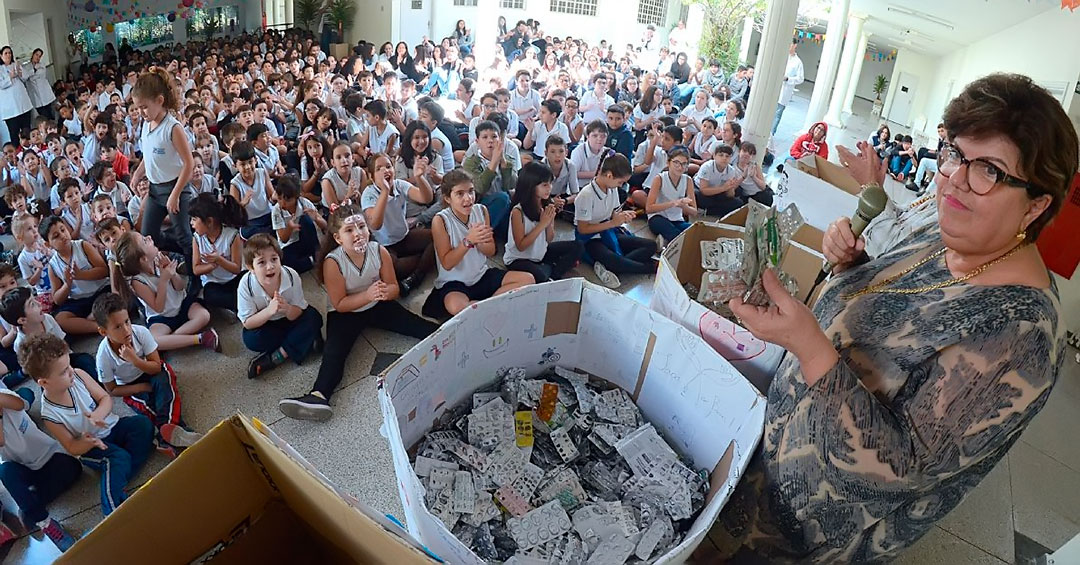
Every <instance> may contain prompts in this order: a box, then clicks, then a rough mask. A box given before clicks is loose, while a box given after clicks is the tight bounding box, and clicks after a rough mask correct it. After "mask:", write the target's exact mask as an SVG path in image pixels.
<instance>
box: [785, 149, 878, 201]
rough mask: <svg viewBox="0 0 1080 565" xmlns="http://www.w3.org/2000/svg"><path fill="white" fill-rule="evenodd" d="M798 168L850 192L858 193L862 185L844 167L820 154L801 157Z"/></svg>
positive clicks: (797, 164)
mask: <svg viewBox="0 0 1080 565" xmlns="http://www.w3.org/2000/svg"><path fill="white" fill-rule="evenodd" d="M796 168H797V169H798V170H800V171H802V172H804V173H806V174H808V175H811V176H813V177H815V178H819V179H821V180H823V181H825V182H827V183H829V184H831V185H833V186H835V187H836V188H839V189H840V190H843V191H844V192H847V193H848V194H854V195H858V194H859V192H861V191H862V186H861V185H860V184H859V182H858V181H857V180H855V177H853V176H851V173H849V172H848V171H847V169H845V168H844V167H842V166H840V165H838V164H836V163H833V162H830V161H829V160H828V159H822V158H821V156H820V155H807V156H805V157H803V158H802V159H799V160H798V162H797V163H796Z"/></svg>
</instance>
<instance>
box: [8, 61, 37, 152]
mask: <svg viewBox="0 0 1080 565" xmlns="http://www.w3.org/2000/svg"><path fill="white" fill-rule="evenodd" d="M33 109H34V107H33V106H32V105H31V102H30V95H29V94H27V92H26V85H25V84H23V72H22V66H20V65H19V63H17V62H16V61H15V52H14V51H12V50H11V46H10V45H5V46H4V47H3V49H0V118H3V119H4V123H6V124H7V130H8V137H9V138H10V139H11V140H12V141H14V142H15V143H18V142H19V132H20V131H22V130H24V129H26V130H28V129H30V111H31V110H33Z"/></svg>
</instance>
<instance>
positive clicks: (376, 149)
mask: <svg viewBox="0 0 1080 565" xmlns="http://www.w3.org/2000/svg"><path fill="white" fill-rule="evenodd" d="M392 135H398V130H397V128H396V127H394V124H391V123H387V124H386V127H385V128H384V129H383V130H382V132H381V133H380V132H379V129H378V128H375V127H372V128H369V129H368V149H370V150H371V152H372V153H373V154H374V153H386V152H388V151H389V150H392V149H394V148H396V147H397V141H395V142H394V145H389V143H390V136H392ZM399 137H400V136H399Z"/></svg>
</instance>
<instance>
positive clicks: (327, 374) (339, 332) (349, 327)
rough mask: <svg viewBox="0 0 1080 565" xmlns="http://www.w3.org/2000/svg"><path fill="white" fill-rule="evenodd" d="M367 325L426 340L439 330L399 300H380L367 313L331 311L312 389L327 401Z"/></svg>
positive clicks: (327, 318) (328, 314)
mask: <svg viewBox="0 0 1080 565" xmlns="http://www.w3.org/2000/svg"><path fill="white" fill-rule="evenodd" d="M364 328H380V329H384V330H387V331H391V332H395V333H399V334H402V335H407V336H409V337H415V338H417V339H424V338H425V337H427V336H429V335H431V334H432V333H434V332H435V330H437V329H439V325H438V324H435V323H433V322H429V321H428V320H425V319H424V318H421V317H420V316H417V315H416V314H413V313H412V312H410V311H408V310H406V309H405V308H404V307H403V306H402V305H401V304H398V303H397V302H395V301H392V300H391V301H388V302H379V303H378V304H376V305H375V306H373V307H371V308H369V309H367V310H364V311H363V312H327V314H326V348H325V349H323V356H322V365H320V366H319V376H318V377H317V378H316V379H315V386H314V387H312V389H311V390H312V391H318V392H319V393H321V394H322V395H323V397H324V398H326V399H327V400H329V399H330V396H331V395H332V394H334V389H336V388H337V387H338V385H339V384H341V379H342V377H343V376H344V374H345V361H346V360H348V358H349V352H351V351H352V348H353V344H354V343H356V338H358V337H360V333H361V332H362V331H363V330H364Z"/></svg>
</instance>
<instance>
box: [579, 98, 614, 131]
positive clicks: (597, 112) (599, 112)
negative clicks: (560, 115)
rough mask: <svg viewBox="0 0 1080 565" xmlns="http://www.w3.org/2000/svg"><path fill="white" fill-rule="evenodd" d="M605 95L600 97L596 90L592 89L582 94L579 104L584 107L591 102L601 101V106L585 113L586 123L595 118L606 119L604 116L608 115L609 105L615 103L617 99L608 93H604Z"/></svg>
mask: <svg viewBox="0 0 1080 565" xmlns="http://www.w3.org/2000/svg"><path fill="white" fill-rule="evenodd" d="M603 96H604V97H603V98H600V97H598V96H597V95H596V91H595V90H590V91H588V92H586V93H585V94H583V95H582V96H581V101H580V103H579V106H580V107H582V108H584V107H585V106H588V105H590V104H594V103H596V102H597V101H599V102H600V105H599V106H597V107H595V108H592V109H590V110H589V111H588V112H585V113H584V118H585V123H586V124H588V123H591V122H592V121H593V120H600V121H604V118H605V117H607V109H608V106H611V105H612V104H614V103H615V99H614V98H612V97H611V96H610V95H608V94H604V95H603Z"/></svg>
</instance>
